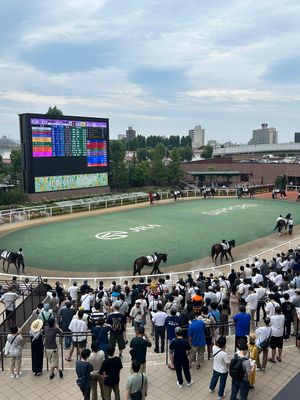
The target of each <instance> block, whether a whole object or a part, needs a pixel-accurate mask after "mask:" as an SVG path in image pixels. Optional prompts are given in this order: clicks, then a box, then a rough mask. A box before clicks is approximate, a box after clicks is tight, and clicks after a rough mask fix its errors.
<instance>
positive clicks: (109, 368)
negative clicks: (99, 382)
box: [99, 357, 123, 386]
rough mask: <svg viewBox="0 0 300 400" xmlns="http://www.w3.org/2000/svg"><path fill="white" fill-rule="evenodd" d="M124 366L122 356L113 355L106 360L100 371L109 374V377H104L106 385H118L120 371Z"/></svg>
mask: <svg viewBox="0 0 300 400" xmlns="http://www.w3.org/2000/svg"><path fill="white" fill-rule="evenodd" d="M122 368H123V365H122V361H121V359H120V357H112V358H107V359H106V360H104V361H103V363H102V366H101V368H100V371H99V373H100V375H102V374H103V372H105V375H107V377H106V378H104V385H106V386H113V385H117V384H118V383H119V382H120V371H121V369H122Z"/></svg>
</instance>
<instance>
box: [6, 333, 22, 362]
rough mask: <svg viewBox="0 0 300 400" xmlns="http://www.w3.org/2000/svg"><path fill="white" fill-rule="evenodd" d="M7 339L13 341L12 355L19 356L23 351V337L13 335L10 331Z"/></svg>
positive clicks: (10, 352)
mask: <svg viewBox="0 0 300 400" xmlns="http://www.w3.org/2000/svg"><path fill="white" fill-rule="evenodd" d="M7 340H8V341H9V342H10V343H11V347H10V351H9V354H10V356H12V357H18V356H19V355H20V354H21V353H22V341H23V337H22V336H21V335H12V334H11V333H9V334H8V335H7Z"/></svg>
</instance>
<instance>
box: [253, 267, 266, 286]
mask: <svg viewBox="0 0 300 400" xmlns="http://www.w3.org/2000/svg"><path fill="white" fill-rule="evenodd" d="M254 271H255V272H254V273H255V275H254V276H252V284H253V285H255V284H256V285H259V284H260V282H263V281H264V278H263V276H262V274H260V273H259V270H258V269H255V270H254Z"/></svg>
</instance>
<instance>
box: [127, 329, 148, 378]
mask: <svg viewBox="0 0 300 400" xmlns="http://www.w3.org/2000/svg"><path fill="white" fill-rule="evenodd" d="M136 333H137V336H136V337H134V338H133V339H131V342H130V348H131V350H130V355H131V361H136V362H137V363H138V364H139V366H140V372H142V373H143V372H146V354H147V348H148V347H151V346H152V344H151V342H150V340H149V339H148V337H147V335H146V334H145V328H144V327H143V326H140V327H139V328H138V329H137V332H136Z"/></svg>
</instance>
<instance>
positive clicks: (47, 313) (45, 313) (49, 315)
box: [39, 303, 54, 326]
mask: <svg viewBox="0 0 300 400" xmlns="http://www.w3.org/2000/svg"><path fill="white" fill-rule="evenodd" d="M53 318H54V316H53V312H52V310H51V309H50V304H48V303H46V304H44V308H43V309H42V310H41V312H40V314H39V319H41V320H42V321H43V324H44V326H45V325H48V322H49V320H50V319H53Z"/></svg>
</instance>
